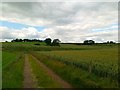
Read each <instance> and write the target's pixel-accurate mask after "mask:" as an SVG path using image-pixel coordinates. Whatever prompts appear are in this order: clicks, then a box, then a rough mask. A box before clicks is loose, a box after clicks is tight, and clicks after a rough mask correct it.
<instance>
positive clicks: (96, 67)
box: [37, 47, 118, 79]
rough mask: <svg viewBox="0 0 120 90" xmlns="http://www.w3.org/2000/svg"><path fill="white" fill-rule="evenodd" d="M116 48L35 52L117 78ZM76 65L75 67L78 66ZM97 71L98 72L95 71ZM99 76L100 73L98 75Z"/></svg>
mask: <svg viewBox="0 0 120 90" xmlns="http://www.w3.org/2000/svg"><path fill="white" fill-rule="evenodd" d="M117 49H118V48H117V47H112V48H109V49H106V48H104V49H102V50H99V49H98V50H67V51H65V50H63V51H47V52H45V51H44V52H37V53H38V54H43V55H46V56H49V57H51V58H53V59H57V60H59V61H62V62H63V63H65V62H66V61H67V62H68V63H70V64H72V65H74V64H77V65H79V66H80V67H81V68H84V69H86V68H87V70H88V71H89V69H90V67H91V69H92V71H93V72H94V73H96V74H99V72H100V74H102V76H104V75H106V73H107V76H111V78H115V79H118V78H117V76H116V75H117V74H118V50H117ZM77 65H76V67H78V66H77ZM97 72H98V73H97ZM99 76H100V75H99Z"/></svg>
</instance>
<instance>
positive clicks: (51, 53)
mask: <svg viewBox="0 0 120 90" xmlns="http://www.w3.org/2000/svg"><path fill="white" fill-rule="evenodd" d="M34 44H35V43H33V42H24V43H23V42H12V43H9V42H7V43H2V53H3V55H2V56H3V58H2V59H3V60H2V64H1V65H0V66H2V70H3V71H2V74H3V76H2V78H3V81H2V83H3V88H21V87H23V78H24V77H23V67H24V59H23V55H22V57H19V54H21V53H26V52H27V53H30V52H32V54H33V55H34V56H35V57H37V58H38V59H39V60H41V61H42V62H43V63H44V64H46V65H47V66H48V67H49V68H51V69H52V70H53V71H55V72H56V73H57V74H58V75H59V76H60V77H61V78H63V79H64V80H66V81H68V82H69V83H70V84H72V85H73V86H74V87H80V88H85V87H86V88H91V87H93V88H96V87H100V88H113V87H114V88H115V87H118V86H117V81H116V80H114V79H113V78H109V77H99V76H98V75H96V74H95V73H93V72H88V71H87V70H88V69H87V70H84V69H83V68H76V67H75V66H74V65H67V64H65V63H64V61H69V62H75V63H78V64H83V63H84V64H86V66H87V67H89V65H91V64H92V65H96V64H97V66H102V67H97V66H96V68H97V70H98V71H99V72H100V71H104V70H105V71H108V72H110V73H113V74H114V73H116V72H117V71H118V53H117V49H118V45H117V44H111V45H109V44H107V45H73V44H61V46H60V47H52V46H46V45H45V43H40V45H39V46H37V45H34ZM29 59H30V63H31V66H32V69H33V72H34V74H35V75H36V76H37V79H38V84H39V86H40V87H47V88H48V87H49V88H50V87H52V88H54V87H61V86H60V85H59V84H58V83H57V81H55V80H53V79H51V77H50V76H49V75H48V74H47V73H46V71H45V70H43V69H42V68H41V66H40V65H38V63H36V62H35V61H34V60H33V58H32V57H31V56H30V57H29ZM116 77H117V76H116Z"/></svg>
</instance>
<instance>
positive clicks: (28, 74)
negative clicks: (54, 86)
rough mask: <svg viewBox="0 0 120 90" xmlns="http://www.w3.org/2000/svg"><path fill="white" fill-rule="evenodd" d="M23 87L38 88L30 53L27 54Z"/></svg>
mask: <svg viewBox="0 0 120 90" xmlns="http://www.w3.org/2000/svg"><path fill="white" fill-rule="evenodd" d="M23 87H24V88H36V87H37V82H36V80H35V79H34V76H33V73H32V69H31V67H30V63H29V58H28V54H25V62H24V81H23Z"/></svg>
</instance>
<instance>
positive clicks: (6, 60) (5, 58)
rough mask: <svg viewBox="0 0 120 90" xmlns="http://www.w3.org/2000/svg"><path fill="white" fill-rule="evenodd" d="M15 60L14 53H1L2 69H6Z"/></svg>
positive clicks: (15, 55)
mask: <svg viewBox="0 0 120 90" xmlns="http://www.w3.org/2000/svg"><path fill="white" fill-rule="evenodd" d="M16 59H17V54H16V53H11V52H5V51H3V52H2V68H3V69H4V68H6V67H7V66H9V64H11V63H12V62H13V61H15V60H16Z"/></svg>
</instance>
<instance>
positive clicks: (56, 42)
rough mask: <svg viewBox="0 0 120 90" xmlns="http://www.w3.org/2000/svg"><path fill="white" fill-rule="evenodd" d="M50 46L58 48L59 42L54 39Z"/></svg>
mask: <svg viewBox="0 0 120 90" xmlns="http://www.w3.org/2000/svg"><path fill="white" fill-rule="evenodd" d="M52 46H60V40H59V39H54V40H53V42H52Z"/></svg>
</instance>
